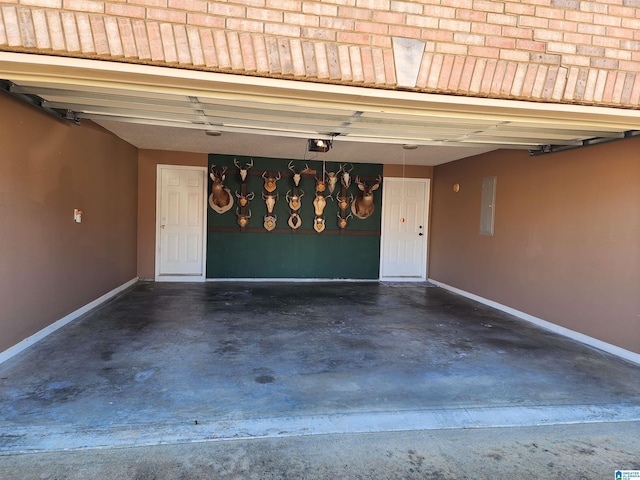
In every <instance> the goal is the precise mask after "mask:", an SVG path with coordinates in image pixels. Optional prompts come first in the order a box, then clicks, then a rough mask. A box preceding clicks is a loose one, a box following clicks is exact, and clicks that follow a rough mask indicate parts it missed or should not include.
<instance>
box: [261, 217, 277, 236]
mask: <svg viewBox="0 0 640 480" xmlns="http://www.w3.org/2000/svg"><path fill="white" fill-rule="evenodd" d="M277 220H278V217H277V216H276V215H265V217H264V223H263V225H264V229H265V230H266V231H267V232H270V231H271V230H273V229H274V228H276V221H277Z"/></svg>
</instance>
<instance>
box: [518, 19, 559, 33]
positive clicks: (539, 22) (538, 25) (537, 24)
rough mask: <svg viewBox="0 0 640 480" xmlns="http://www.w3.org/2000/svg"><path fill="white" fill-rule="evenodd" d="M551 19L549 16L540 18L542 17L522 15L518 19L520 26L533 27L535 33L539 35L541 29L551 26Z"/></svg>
mask: <svg viewBox="0 0 640 480" xmlns="http://www.w3.org/2000/svg"><path fill="white" fill-rule="evenodd" d="M550 21H551V20H549V19H548V18H540V17H520V18H519V19H518V26H519V27H526V28H533V29H534V32H533V33H534V35H538V34H539V33H540V30H542V29H547V28H549V22H550Z"/></svg>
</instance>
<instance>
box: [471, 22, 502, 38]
mask: <svg viewBox="0 0 640 480" xmlns="http://www.w3.org/2000/svg"><path fill="white" fill-rule="evenodd" d="M471 33H479V34H482V35H496V36H499V35H502V27H501V26H500V25H492V24H490V23H472V24H471Z"/></svg>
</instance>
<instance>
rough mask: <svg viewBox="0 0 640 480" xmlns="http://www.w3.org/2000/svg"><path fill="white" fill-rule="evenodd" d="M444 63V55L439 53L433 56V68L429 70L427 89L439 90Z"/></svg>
mask: <svg viewBox="0 0 640 480" xmlns="http://www.w3.org/2000/svg"><path fill="white" fill-rule="evenodd" d="M443 62H444V55H441V54H439V53H437V54H435V55H434V56H433V58H432V60H431V68H430V69H429V77H428V78H427V87H429V88H437V86H438V80H439V79H440V71H441V70H442V63H443Z"/></svg>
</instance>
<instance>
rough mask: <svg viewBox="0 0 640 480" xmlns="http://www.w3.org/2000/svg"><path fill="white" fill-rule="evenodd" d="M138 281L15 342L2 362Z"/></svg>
mask: <svg viewBox="0 0 640 480" xmlns="http://www.w3.org/2000/svg"><path fill="white" fill-rule="evenodd" d="M137 282H138V277H136V278H132V279H131V280H129V281H128V282H126V283H124V284H122V285H120V286H119V287H116V288H114V289H113V290H111V291H110V292H107V293H105V294H104V295H102V296H101V297H100V298H96V299H95V300H94V301H92V302H90V303H87V304H86V305H85V306H83V307H80V308H79V309H78V310H75V311H74V312H71V313H70V314H69V315H66V316H65V317H63V318H61V319H60V320H57V321H56V322H54V323H52V324H51V325H49V326H48V327H45V328H43V329H42V330H40V331H38V332H36V333H34V334H33V335H31V336H30V337H27V338H25V339H24V340H22V341H21V342H20V343H17V344H15V345H14V346H13V347H9V348H8V349H6V350H5V351H4V352H0V364H1V363H3V362H6V361H7V360H9V359H10V358H11V357H14V356H15V355H17V354H18V353H20V352H22V351H23V350H25V349H26V348H28V347H30V346H31V345H33V344H34V343H36V342H38V341H40V340H42V339H43V338H45V337H46V336H47V335H50V334H52V333H53V332H55V331H56V330H58V329H59V328H62V327H64V326H65V325H66V324H68V323H69V322H71V321H73V320H75V319H76V318H78V317H79V316H81V315H84V314H85V313H87V312H88V311H89V310H92V309H94V308H96V307H97V306H99V305H100V304H102V303H104V302H106V301H107V300H109V299H111V298H113V297H115V296H116V295H117V294H119V293H120V292H122V291H124V290H126V289H127V288H129V287H131V286H132V285H134V284H135V283H137Z"/></svg>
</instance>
